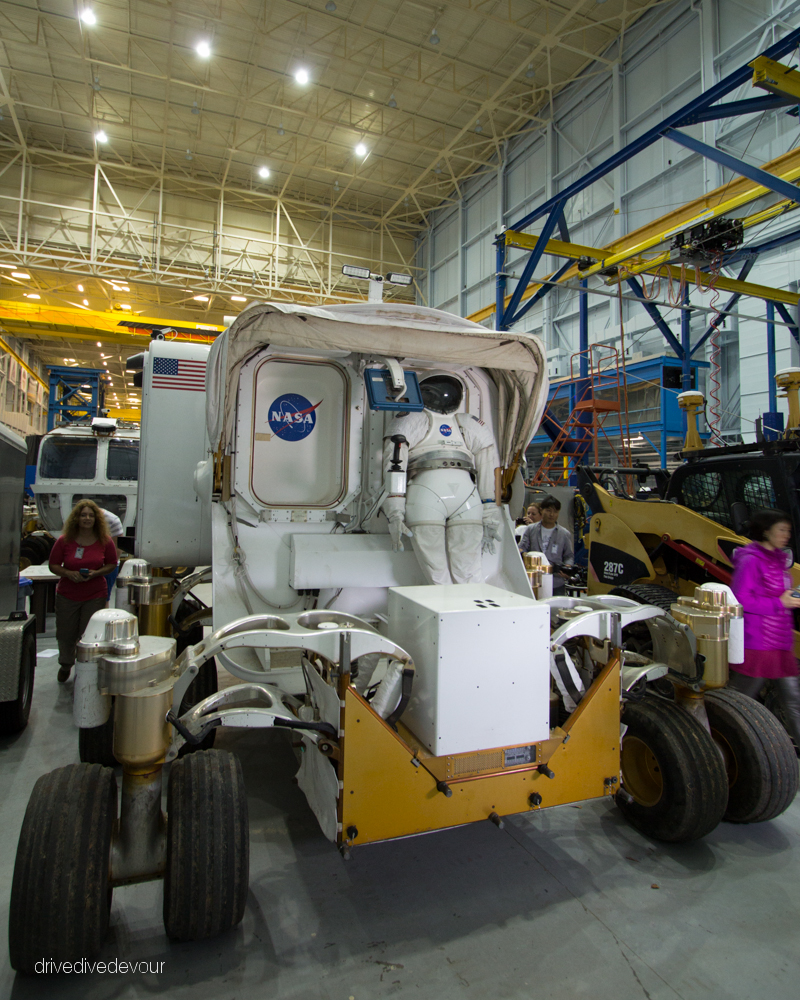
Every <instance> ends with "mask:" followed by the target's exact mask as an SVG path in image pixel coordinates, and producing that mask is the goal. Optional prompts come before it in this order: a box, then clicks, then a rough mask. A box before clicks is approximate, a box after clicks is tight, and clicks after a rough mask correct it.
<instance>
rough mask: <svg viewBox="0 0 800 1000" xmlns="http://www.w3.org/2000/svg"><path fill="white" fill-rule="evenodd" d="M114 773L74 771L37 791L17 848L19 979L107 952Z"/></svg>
mask: <svg viewBox="0 0 800 1000" xmlns="http://www.w3.org/2000/svg"><path fill="white" fill-rule="evenodd" d="M116 812H117V783H116V779H115V778H114V772H113V771H111V770H109V769H108V768H105V767H100V766H99V765H98V764H69V765H68V766H67V767H60V768H58V770H56V771H51V772H50V773H49V774H45V775H43V776H42V777H41V778H39V780H38V781H37V782H36V784H35V785H34V787H33V792H32V793H31V797H30V800H29V802H28V808H27V810H26V812H25V818H24V820H23V822H22V830H21V831H20V835H19V843H18V845H17V859H16V863H15V865H14V879H13V883H12V886H11V904H10V908H9V920H8V945H9V953H10V958H11V965H12V967H13V968H14V969H16V970H17V971H18V972H26V973H29V974H33V973H35V972H37V971H38V972H42V971H44V969H43V967H42V966H41V965H39V963H40V962H45V961H48V960H51V961H55V962H77V961H79V960H80V959H82V958H86V959H91V958H93V957H94V956H95V955H96V954H97V953H98V952H99V951H100V948H101V946H102V944H103V940H104V938H105V936H106V932H107V930H108V916H109V910H110V906H111V892H110V889H109V884H108V868H109V852H110V849H111V827H112V824H113V822H114V819H115V817H116Z"/></svg>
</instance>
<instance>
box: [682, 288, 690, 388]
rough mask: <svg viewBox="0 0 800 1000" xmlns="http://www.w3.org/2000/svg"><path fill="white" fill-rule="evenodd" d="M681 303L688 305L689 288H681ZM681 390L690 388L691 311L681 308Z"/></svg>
mask: <svg viewBox="0 0 800 1000" xmlns="http://www.w3.org/2000/svg"><path fill="white" fill-rule="evenodd" d="M683 305H684V306H688V305H689V289H688V287H687V288H685V289H684V290H683ZM681 349H682V352H683V356H682V357H681V392H686V391H687V390H689V389H691V388H692V313H691V311H690V310H689V309H681Z"/></svg>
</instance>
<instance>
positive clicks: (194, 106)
mask: <svg viewBox="0 0 800 1000" xmlns="http://www.w3.org/2000/svg"><path fill="white" fill-rule="evenodd" d="M192 114H193V115H199V114H200V108H199V107H198V106H197V101H192Z"/></svg>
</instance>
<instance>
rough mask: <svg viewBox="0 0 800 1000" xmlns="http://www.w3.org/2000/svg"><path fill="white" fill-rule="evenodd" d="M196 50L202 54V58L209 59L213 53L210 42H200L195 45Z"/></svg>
mask: <svg viewBox="0 0 800 1000" xmlns="http://www.w3.org/2000/svg"><path fill="white" fill-rule="evenodd" d="M194 50H195V52H196V53H197V54H198V55H199V56H200V58H201V59H208V57H209V56H210V55H211V46H210V45H209V44H208V42H205V41H204V42H198V43H197V45H195V47H194Z"/></svg>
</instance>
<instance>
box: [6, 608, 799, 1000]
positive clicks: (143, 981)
mask: <svg viewBox="0 0 800 1000" xmlns="http://www.w3.org/2000/svg"><path fill="white" fill-rule="evenodd" d="M49 625H50V628H49V630H48V632H47V634H46V635H45V636H40V637H39V639H40V642H39V650H40V652H42V651H45V650H47V649H53V648H54V646H55V643H54V639H53V637H52V635H53V620H52V617H51V618H50V620H49ZM56 669H57V664H56V660H55V658H40V660H39V664H38V672H37V677H36V688H35V693H34V702H33V710H32V712H31V719H30V724H29V726H28V728H27V729H26V730H25V731H24V732H23V733H22V734H20V735H19V736H17V737H15V738H10V739H9V738H7V739H3V740H0V760H1V761H2V765H1V766H0V831H2V833H0V942H2V943H0V952H1V954H0V998H2V1000H5V998H6V997H11V998H14V1000H24V998H29V997H31V998H35V997H44V996H45V995H48V996H58V997H70V998H71V997H75V998H78V997H81V998H84V997H85V998H90V1000H95V998H97V1000H106V998H109V1000H111V998H114V1000H117V998H131V997H137V998H138V997H146V996H150V995H152V994H153V993H167V994H168V995H169V996H170V997H177V998H184V997H185V998H187V1000H188V998H191V1000H203V998H206V997H208V998H214V1000H234V998H235V1000H247V998H263V997H269V998H270V1000H306V998H308V1000H377V998H383V997H397V998H404V997H409V998H410V997H414V998H421V1000H434V998H436V1000H439V998H442V1000H444V998H449V997H458V998H463V1000H489V998H491V1000H500V998H517V997H519V998H523V997H524V998H534V997H535V998H536V1000H547V998H550V997H552V998H559V1000H572V998H578V997H584V996H585V997H591V998H592V1000H605V998H608V1000H639V998H647V1000H672V998H676V997H679V998H682V1000H695V998H697V1000H701V998H702V1000H726V998H737V1000H739V998H747V1000H751V998H752V1000H756V998H758V1000H761V998H767V997H768V998H769V1000H796V998H797V996H798V976H799V974H800V947H798V943H797V942H798V937H797V928H798V926H800V799H798V800H797V802H795V804H794V805H793V806H792V807H791V808H790V809H789V810H788V811H787V812H786V813H785V814H784V815H783V816H782V817H780V818H779V819H777V820H775V821H773V822H772V823H767V824H764V825H761V826H758V825H756V826H744V827H740V826H733V825H730V824H722V825H721V826H720V827H718V829H717V830H715V831H714V833H713V834H712V835H711V836H709V837H707V838H706V839H705V840H704V841H702V842H700V843H697V844H691V845H687V846H681V847H674V846H666V845H662V844H657V843H653V842H650V841H648V840H647V839H645V838H644V837H642V836H640V835H639V834H638V833H636V832H635V831H634V830H632V829H631V828H630V827H628V826H627V825H626V824H625V822H624V821H623V820H622V819H621V818H620V816H619V815H618V813H617V811H616V810H615V808H614V806H613V805H612V804H611V803H609V802H602V803H594V804H590V805H585V806H583V807H580V806H573V807H566V808H562V809H558V810H552V811H549V812H545V813H539V814H537V815H535V816H534V815H521V816H518V817H514V818H511V819H508V820H507V821H506V825H505V829H504V830H502V831H501V830H498V829H497V828H496V827H494V826H493V825H491V824H490V823H488V822H487V823H482V824H479V825H473V826H470V827H463V828H460V829H456V830H452V831H449V832H444V833H437V834H434V835H431V836H426V837H417V838H413V839H409V840H402V841H398V842H395V843H388V844H382V845H376V846H368V847H363V848H361V849H357V850H355V851H354V852H353V856H352V860H350V861H348V862H345V861H343V860H342V859H341V858H340V856H339V854H338V853H337V851H336V849H335V848H334V847H333V846H332V845H331V844H329V843H328V842H327V841H326V840H325V839H324V838H323V836H322V835H321V833H320V832H319V828H318V826H317V823H316V820H315V819H314V816H313V815H312V813H311V811H310V810H309V808H308V807H307V805H306V803H305V799H304V797H303V795H302V793H301V792H300V791H299V789H298V788H297V787H296V786H295V785H293V784H292V783H291V780H290V779H291V776H292V774H293V772H294V757H293V755H292V752H291V750H290V748H289V747H288V744H287V742H286V739H285V737H284V736H283V735H281V734H277V733H274V734H269V733H264V732H253V731H250V732H247V731H242V732H238V733H237V732H235V731H232V730H224V731H222V732H220V733H219V734H218V737H217V746H218V747H220V748H226V749H229V750H233V751H235V752H236V753H237V754H239V756H240V758H241V760H242V764H243V766H244V772H245V777H246V780H247V786H248V789H249V800H250V844H251V862H250V873H251V874H250V898H249V901H248V905H247V911H246V914H245V918H244V921H243V923H242V924H241V925H240V926H239V927H238V928H237V929H236V930H235V931H232V932H231V933H229V934H228V935H226V936H224V937H222V938H219V939H216V940H212V941H211V942H206V943H200V944H189V945H173V944H170V943H169V941H168V940H167V938H166V936H165V934H164V930H163V926H162V923H161V885H160V883H150V884H146V885H141V886H133V887H129V888H125V889H118V890H116V891H115V893H114V902H113V908H112V913H111V930H110V933H109V936H108V939H107V942H106V945H105V948H104V950H103V954H102V956H101V957H102V958H104V959H106V960H112V959H114V958H118V959H120V960H130V961H134V962H135V961H147V962H150V963H156V962H161V963H163V967H162V971H161V972H160V973H155V972H154V973H152V974H151V973H150V972H146V973H141V972H138V971H137V972H136V973H134V974H130V973H129V974H126V975H122V974H106V975H99V974H95V975H92V976H88V975H86V976H83V975H73V976H58V977H56V976H38V977H23V976H15V974H14V973H13V972H12V970H11V969H10V967H9V965H8V957H7V952H6V944H5V941H6V924H7V920H8V907H7V902H8V896H9V893H10V889H11V877H12V871H13V865H14V855H15V851H16V844H17V837H18V834H19V828H20V825H21V823H22V817H23V814H24V811H25V806H26V803H27V800H28V796H29V794H30V790H31V788H32V787H33V784H34V782H35V781H36V779H37V778H38V777H39V775H41V774H43V773H45V772H46V771H48V770H50V769H52V768H54V767H57V766H60V765H62V764H66V763H69V762H71V761H77V759H78V754H77V734H76V731H75V730H74V729H73V726H72V718H71V695H72V684H71V683H68V684H67V685H59V684H57V683H56V679H55V674H56ZM151 967H152V968H153V969H155V968H156V966H155V965H154V964H153V965H152V966H151Z"/></svg>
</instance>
